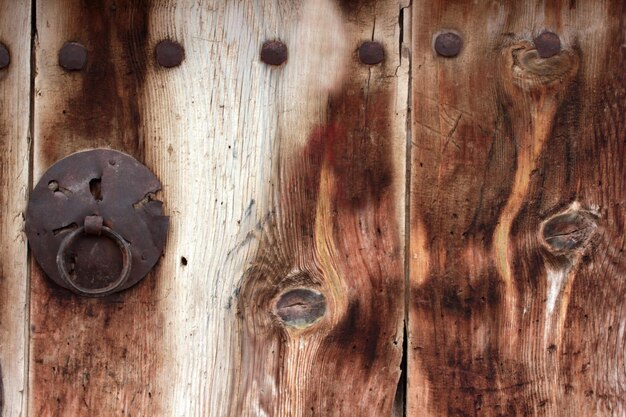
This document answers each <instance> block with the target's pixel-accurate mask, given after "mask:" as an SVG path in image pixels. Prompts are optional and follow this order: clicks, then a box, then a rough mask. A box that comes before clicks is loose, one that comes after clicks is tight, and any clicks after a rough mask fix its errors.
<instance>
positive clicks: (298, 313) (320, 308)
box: [274, 288, 326, 329]
mask: <svg viewBox="0 0 626 417" xmlns="http://www.w3.org/2000/svg"><path fill="white" fill-rule="evenodd" d="M274 312H275V314H276V315H277V316H278V318H279V319H280V320H281V321H282V322H283V323H285V324H286V325H287V326H289V327H294V328H299V329H302V328H306V327H309V326H310V325H312V324H313V323H315V322H316V321H318V320H319V319H320V318H321V317H322V316H323V315H324V314H325V313H326V297H324V295H323V294H322V293H320V292H318V291H315V290H312V289H309V288H296V289H292V290H289V291H287V292H285V293H283V294H281V295H280V296H279V297H278V300H277V301H276V305H275V307H274Z"/></svg>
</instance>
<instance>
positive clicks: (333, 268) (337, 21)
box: [231, 1, 408, 416]
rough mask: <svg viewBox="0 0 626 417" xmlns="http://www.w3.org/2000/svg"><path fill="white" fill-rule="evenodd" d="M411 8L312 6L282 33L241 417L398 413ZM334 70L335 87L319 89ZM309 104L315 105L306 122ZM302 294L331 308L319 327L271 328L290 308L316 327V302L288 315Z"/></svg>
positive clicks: (252, 274) (242, 305)
mask: <svg viewBox="0 0 626 417" xmlns="http://www.w3.org/2000/svg"><path fill="white" fill-rule="evenodd" d="M401 7H402V4H400V3H399V2H397V1H357V2H352V1H350V2H346V1H342V2H330V1H318V2H303V3H302V5H301V7H300V10H299V13H298V15H297V17H296V19H295V20H290V19H287V21H286V22H287V28H292V29H291V30H290V31H286V30H285V29H283V28H280V32H279V37H280V38H283V39H285V40H286V42H287V44H288V45H289V48H290V51H293V54H294V56H293V58H290V60H289V61H288V63H287V66H286V67H285V68H284V72H282V73H281V72H280V71H276V70H269V71H270V72H269V73H268V77H269V78H268V79H269V80H271V82H272V83H275V85H276V88H277V90H278V91H280V94H279V95H277V97H276V98H275V99H274V100H273V103H272V105H273V106H276V107H277V108H278V111H279V114H280V117H279V119H278V120H277V122H278V123H277V130H276V133H275V137H274V143H275V152H276V154H275V155H276V156H277V157H278V158H279V159H278V160H277V161H275V162H274V166H273V171H272V177H271V178H270V179H269V180H270V183H269V184H268V185H269V186H270V187H268V188H267V189H268V192H267V194H266V195H267V197H269V199H270V200H269V207H270V211H269V216H268V218H267V222H266V223H265V224H264V225H263V229H264V230H263V234H262V236H261V239H260V244H259V248H258V249H257V251H256V254H255V258H254V259H253V260H252V263H251V265H250V267H249V268H248V270H247V271H246V274H245V278H244V283H243V286H242V289H241V293H240V298H239V303H238V307H239V309H240V312H241V315H242V320H243V323H242V324H243V336H242V343H241V346H242V358H243V362H242V364H241V367H242V369H241V378H242V379H241V381H240V382H239V387H238V390H239V391H241V392H242V394H241V396H240V397H239V398H237V399H236V408H235V410H234V412H232V414H231V415H244V416H257V415H263V416H279V415H280V416H318V415H319V416H322V415H323V416H345V415H391V413H392V406H393V401H394V396H395V392H396V387H397V384H398V379H399V376H400V362H401V357H402V339H403V335H402V328H403V327H402V326H403V314H404V265H403V259H404V253H403V252H404V251H403V248H404V198H403V195H404V187H405V147H406V135H405V116H406V97H407V96H406V90H407V88H406V86H407V81H408V79H407V76H406V75H407V71H408V65H407V61H406V60H401V58H400V54H399V49H400V31H401V27H400V24H399V15H400V11H401ZM292 25H293V26H292ZM364 41H376V42H380V43H381V44H382V46H383V47H384V50H385V59H384V61H383V63H381V64H378V65H373V66H367V65H364V64H363V63H361V62H360V61H359V58H358V48H359V46H360V45H361V43H362V42H364ZM305 56H306V58H308V60H310V61H309V62H307V61H303V60H302V59H303V58H304V57H305ZM326 71H329V72H330V74H332V75H333V78H331V79H328V78H326V77H328V75H326V77H324V78H322V77H323V75H322V74H324V73H325V72H326ZM299 72H300V73H304V74H307V78H306V79H300V78H299V77H297V74H298V73H299ZM318 74H320V75H318ZM317 77H319V78H317ZM320 81H322V82H324V83H325V84H321V85H320V84H319V83H320ZM318 86H321V87H322V88H319V87H318ZM312 87H314V88H315V89H314V88H312ZM304 103H309V105H310V104H311V103H314V104H315V107H309V108H307V109H306V111H302V110H300V109H302V108H303V105H304ZM294 289H305V290H308V291H319V292H320V293H321V294H323V295H324V296H325V301H326V311H325V314H324V315H323V316H322V318H321V319H320V320H319V321H317V322H315V323H313V324H311V325H307V323H305V324H302V323H297V322H296V323H295V324H293V325H291V326H290V325H288V323H287V325H286V324H285V321H283V322H281V320H279V319H277V317H276V316H273V314H272V313H273V312H274V313H275V312H276V310H277V309H279V308H280V306H281V305H282V303H283V301H284V303H285V304H286V305H287V306H288V307H289V309H286V310H287V311H286V312H285V317H287V318H289V317H291V314H293V315H294V317H300V318H301V319H302V320H303V321H305V322H306V320H307V313H306V312H307V310H309V309H313V308H314V306H315V304H314V302H313V301H311V300H310V299H309V300H307V299H306V297H303V298H302V299H296V300H293V301H292V304H289V302H288V301H287V299H288V297H287V296H286V294H290V291H292V290H294ZM301 310H302V312H301ZM278 316H279V317H281V316H280V314H279V315H278ZM285 317H283V319H284V318H285ZM287 321H288V320H287Z"/></svg>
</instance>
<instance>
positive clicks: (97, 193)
mask: <svg viewBox="0 0 626 417" xmlns="http://www.w3.org/2000/svg"><path fill="white" fill-rule="evenodd" d="M101 184H102V179H100V178H94V179H92V180H91V181H89V191H91V195H92V196H93V198H95V199H96V201H102V186H101Z"/></svg>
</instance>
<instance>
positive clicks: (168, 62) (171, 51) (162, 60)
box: [154, 39, 185, 68]
mask: <svg viewBox="0 0 626 417" xmlns="http://www.w3.org/2000/svg"><path fill="white" fill-rule="evenodd" d="M154 57H155V59H156V61H157V63H158V64H159V65H160V66H162V67H164V68H173V67H177V66H179V65H180V64H181V63H182V62H183V60H184V59H185V48H183V46H182V45H181V44H180V43H178V42H175V41H171V40H169V39H166V40H163V41H161V42H159V43H158V44H157V46H156V47H155V48H154Z"/></svg>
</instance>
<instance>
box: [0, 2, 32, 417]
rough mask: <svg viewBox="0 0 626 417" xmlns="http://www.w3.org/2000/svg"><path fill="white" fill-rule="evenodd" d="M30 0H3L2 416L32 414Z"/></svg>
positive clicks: (0, 192)
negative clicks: (26, 224) (27, 228)
mask: <svg viewBox="0 0 626 417" xmlns="http://www.w3.org/2000/svg"><path fill="white" fill-rule="evenodd" d="M30 15H31V12H30V4H29V2H16V1H13V0H2V1H0V42H1V43H2V44H3V45H4V46H5V47H6V49H7V50H8V52H9V57H10V63H9V65H8V66H7V67H6V68H4V69H0V416H3V417H18V416H24V415H25V414H26V395H25V394H26V383H27V381H26V361H27V359H26V357H25V353H26V352H27V349H26V340H27V333H28V309H27V300H28V297H27V296H28V278H27V277H28V271H27V268H28V263H27V249H26V248H27V246H26V237H25V235H24V234H23V233H22V230H23V219H24V218H23V212H24V210H25V208H26V200H27V197H28V185H29V184H28V181H29V169H30V167H29V162H28V161H29V158H28V154H29V136H28V132H29V123H30V120H29V114H30V110H29V109H30V98H31V95H30V90H31V88H30V63H31V60H30V55H31V52H30V51H31V36H30V34H31V26H30V18H31V16H30Z"/></svg>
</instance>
